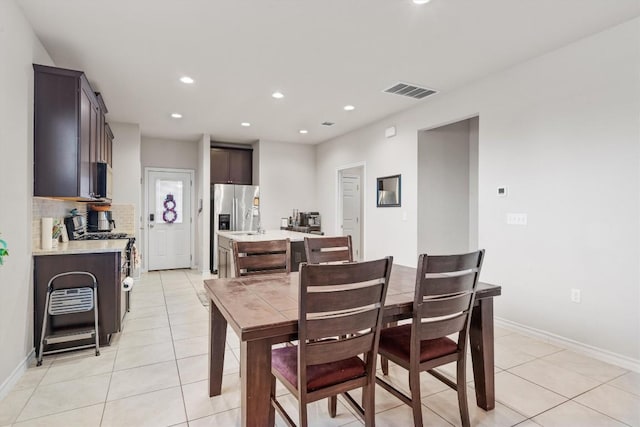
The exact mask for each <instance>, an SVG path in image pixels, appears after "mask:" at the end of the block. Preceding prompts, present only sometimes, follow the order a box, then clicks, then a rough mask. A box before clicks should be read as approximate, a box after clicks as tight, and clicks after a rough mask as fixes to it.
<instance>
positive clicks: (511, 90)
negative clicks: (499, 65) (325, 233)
mask: <svg viewBox="0 0 640 427" xmlns="http://www.w3.org/2000/svg"><path fill="white" fill-rule="evenodd" d="M639 39H640V18H636V19H634V20H632V21H629V22H627V23H625V24H622V25H620V26H617V27H614V28H612V29H610V30H607V31H604V32H602V33H599V34H596V35H593V36H591V37H588V38H585V39H583V40H580V41H578V42H576V43H573V44H571V45H568V46H566V47H564V48H562V49H559V50H557V51H554V52H551V53H548V54H546V55H543V56H541V57H538V58H535V59H533V60H530V61H528V62H526V63H523V64H521V65H519V66H515V67H513V68H511V69H508V70H505V71H503V72H501V73H498V74H494V75H492V76H489V77H487V78H485V79H482V80H480V81H477V82H475V83H473V84H470V85H468V86H467V87H464V88H461V89H459V90H456V91H452V92H449V93H442V94H439V95H437V96H435V97H433V98H432V99H427V100H426V101H424V102H422V103H421V104H419V106H417V107H416V108H414V109H411V110H408V111H406V112H403V113H401V114H398V115H396V116H392V117H389V118H387V119H385V120H382V121H380V122H378V123H375V124H373V125H371V126H368V127H366V128H364V129H361V130H358V131H356V132H353V133H350V134H348V135H345V136H342V137H340V138H337V139H334V140H332V141H329V142H327V143H324V144H321V145H320V146H318V158H317V162H318V185H317V188H318V200H319V205H320V206H323V208H325V209H326V208H327V207H328V208H329V209H328V211H327V212H323V213H324V215H325V216H324V219H325V224H326V223H327V222H329V223H331V222H333V221H335V214H334V212H335V211H334V209H333V206H334V203H335V194H336V191H335V188H333V185H332V183H333V182H334V180H335V178H334V176H335V169H336V168H337V167H339V166H340V165H341V164H345V163H351V162H356V161H360V160H365V161H366V162H367V175H368V176H367V178H366V179H367V180H368V182H374V180H375V177H376V176H384V175H391V174H394V173H402V179H403V189H402V194H403V196H402V199H403V200H402V203H403V207H402V210H403V211H404V210H406V211H407V214H408V220H407V221H405V222H403V221H401V218H400V211H399V210H389V209H376V208H375V204H374V202H373V200H372V199H371V198H369V199H368V200H369V202H368V206H367V207H366V209H367V224H366V231H365V233H366V234H367V240H366V241H365V242H366V245H367V248H366V254H367V256H368V258H375V257H378V256H383V255H386V254H387V253H390V254H392V255H394V256H395V259H396V261H397V262H399V263H401V264H406V265H415V262H416V259H417V244H416V236H417V226H416V220H415V216H416V212H417V204H416V202H415V200H416V198H417V187H416V183H417V176H416V163H417V162H416V157H417V134H418V131H419V130H420V129H428V128H433V127H435V126H438V125H440V124H447V123H452V122H455V121H458V120H461V119H465V118H468V117H473V116H479V117H480V126H479V133H478V135H479V152H478V157H479V178H478V192H479V193H478V194H479V196H478V197H479V206H478V210H479V213H478V217H479V222H478V229H479V246H480V247H484V248H486V250H487V255H486V259H485V263H484V268H483V272H482V276H481V279H482V280H484V281H487V282H493V283H497V284H500V285H502V296H500V297H499V298H496V315H497V316H499V317H500V318H504V319H508V320H510V321H512V322H516V323H518V324H521V325H526V326H528V327H530V328H535V329H538V330H541V331H545V332H547V333H549V334H555V335H557V336H560V337H564V338H566V339H569V340H573V341H575V342H578V343H582V344H584V345H585V346H591V347H593V348H596V349H599V350H603V354H604V352H607V351H608V352H612V353H613V355H614V357H618V359H619V360H621V361H622V362H625V361H626V362H628V363H629V364H631V365H634V366H635V367H636V369H637V367H638V366H640V340H638V337H639V336H640V310H639V308H640V307H639V306H640V304H639V301H640V295H639V286H638V283H639V282H640V280H639V279H640V277H639V276H640V274H639V273H640V272H639V268H638V264H639V255H640V254H639V248H638V243H639V236H640V234H639V233H640V227H639V225H640V224H639V218H640V210H639V201H638V199H639V195H640V185H639V179H638V178H639V146H640V144H639V143H638V142H639V137H640V128H639V127H640V122H639V120H638V119H639V112H640V79H639V76H640V49H638V40H639ZM390 125H396V126H397V129H398V135H397V136H396V137H395V138H392V139H385V138H384V128H385V127H388V126H390ZM499 185H507V186H508V187H509V196H508V197H506V198H501V197H497V196H496V195H495V191H496V187H497V186H499ZM370 188H373V187H370ZM508 212H522V213H527V214H528V225H527V226H513V225H507V224H506V221H505V216H506V213H508ZM571 288H579V289H581V290H582V303H581V304H575V303H571V302H570V298H569V295H570V289H571Z"/></svg>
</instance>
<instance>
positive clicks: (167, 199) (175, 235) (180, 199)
mask: <svg viewBox="0 0 640 427" xmlns="http://www.w3.org/2000/svg"><path fill="white" fill-rule="evenodd" d="M191 175H192V173H191V172H189V171H158V170H149V171H148V175H147V236H148V240H147V242H148V244H147V253H148V258H147V260H148V266H147V269H148V270H150V271H151V270H169V269H173V268H189V267H191V185H192V184H191Z"/></svg>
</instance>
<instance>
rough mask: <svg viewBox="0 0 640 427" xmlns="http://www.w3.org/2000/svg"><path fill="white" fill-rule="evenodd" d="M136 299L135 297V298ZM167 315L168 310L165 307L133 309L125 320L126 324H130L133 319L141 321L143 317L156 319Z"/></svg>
mask: <svg viewBox="0 0 640 427" xmlns="http://www.w3.org/2000/svg"><path fill="white" fill-rule="evenodd" d="M134 298H135V296H134ZM162 315H165V316H166V315H167V308H166V307H165V306H164V305H161V306H156V307H144V308H135V309H134V308H132V309H131V311H129V312H128V313H127V316H126V317H125V318H124V319H125V320H124V321H125V322H128V321H129V320H131V319H140V318H143V317H155V316H162Z"/></svg>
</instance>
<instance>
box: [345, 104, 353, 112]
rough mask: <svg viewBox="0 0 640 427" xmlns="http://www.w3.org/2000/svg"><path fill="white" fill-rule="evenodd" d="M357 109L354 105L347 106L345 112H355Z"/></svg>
mask: <svg viewBox="0 0 640 427" xmlns="http://www.w3.org/2000/svg"><path fill="white" fill-rule="evenodd" d="M355 109H356V107H354V106H353V105H345V106H344V111H353V110H355Z"/></svg>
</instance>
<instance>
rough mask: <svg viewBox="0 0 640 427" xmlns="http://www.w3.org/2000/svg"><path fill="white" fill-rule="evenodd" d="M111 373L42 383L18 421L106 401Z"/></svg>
mask: <svg viewBox="0 0 640 427" xmlns="http://www.w3.org/2000/svg"><path fill="white" fill-rule="evenodd" d="M110 379H111V374H105V375H96V376H92V377H87V378H81V379H77V380H73V381H65V382H61V383H55V384H51V385H40V386H39V387H38V388H37V389H36V390H35V391H34V393H33V395H32V396H31V399H29V402H28V403H27V405H26V406H25V407H24V409H23V410H22V412H21V413H20V416H19V417H18V419H17V421H25V420H29V419H31V418H37V417H43V416H45V415H52V414H56V413H59V412H64V411H68V410H71V409H78V408H82V407H84V406H90V405H95V404H98V403H102V402H104V400H105V398H106V397H107V389H108V388H109V380H110Z"/></svg>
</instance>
